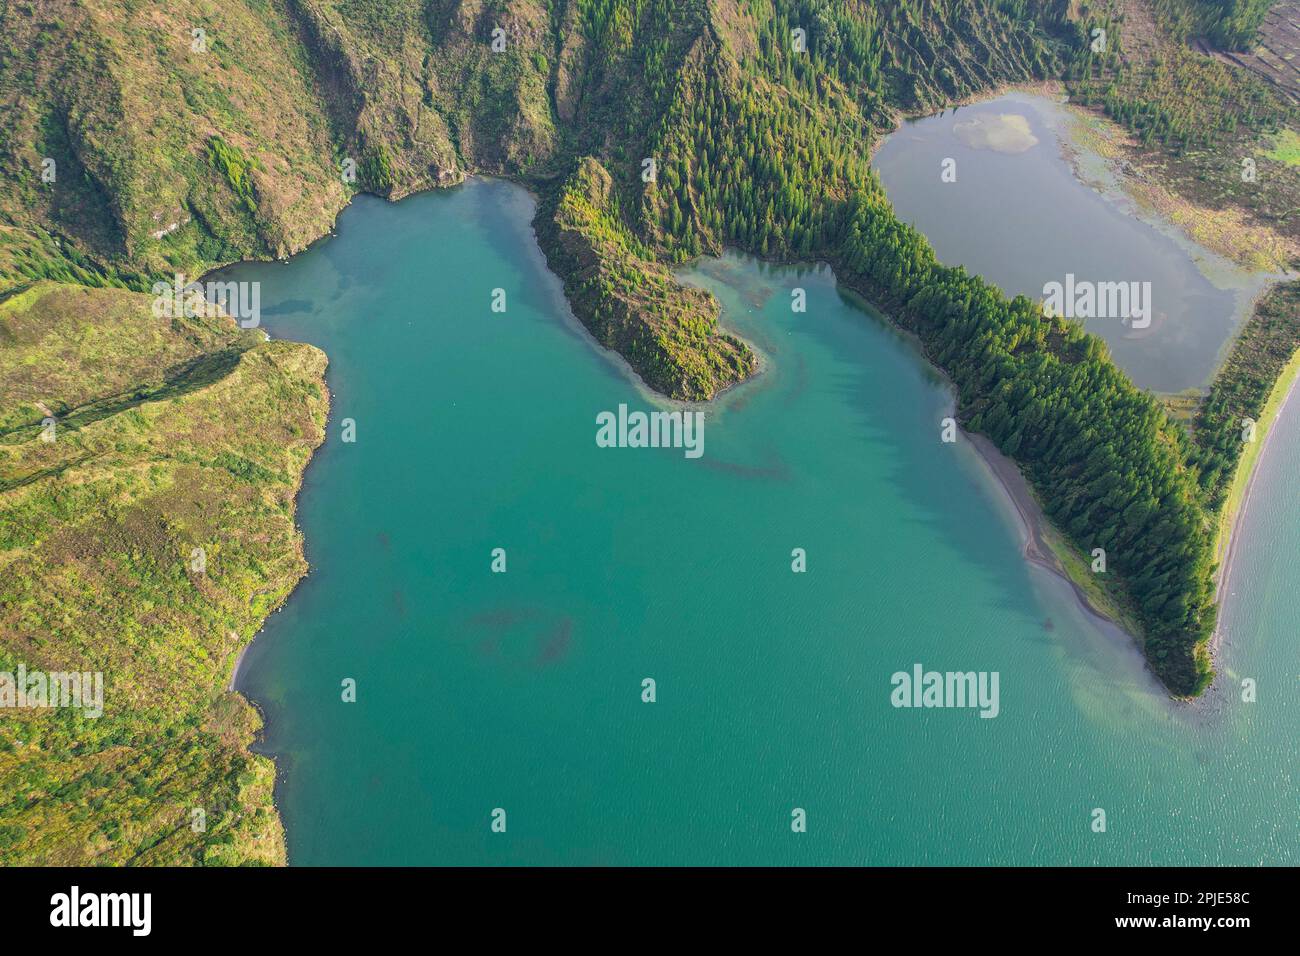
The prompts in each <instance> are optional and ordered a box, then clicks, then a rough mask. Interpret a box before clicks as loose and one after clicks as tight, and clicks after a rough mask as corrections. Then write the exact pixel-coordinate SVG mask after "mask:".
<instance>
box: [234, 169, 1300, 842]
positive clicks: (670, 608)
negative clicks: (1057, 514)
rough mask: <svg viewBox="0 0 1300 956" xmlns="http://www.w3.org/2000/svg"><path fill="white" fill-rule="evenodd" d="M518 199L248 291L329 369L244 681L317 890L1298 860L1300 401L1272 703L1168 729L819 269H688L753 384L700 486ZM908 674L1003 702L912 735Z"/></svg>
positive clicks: (437, 216) (448, 210)
mask: <svg viewBox="0 0 1300 956" xmlns="http://www.w3.org/2000/svg"><path fill="white" fill-rule="evenodd" d="M532 209H533V205H532V200H531V199H530V198H529V197H528V195H527V194H526V193H525V192H523V191H522V190H521V189H519V188H518V187H515V186H512V185H509V184H506V183H500V182H478V181H474V182H470V183H468V184H466V185H464V186H461V187H458V188H455V189H453V190H449V191H444V192H438V193H431V194H424V195H419V196H415V197H412V198H409V199H407V200H404V201H403V202H401V203H399V204H396V205H390V204H386V203H383V202H381V201H379V200H375V199H370V198H364V197H363V198H360V199H358V200H357V201H356V202H355V203H354V204H353V205H352V206H351V207H350V208H349V209H348V210H346V211H345V212H344V214H343V215H342V216H341V218H340V223H339V234H338V236H337V237H335V238H332V239H329V240H328V241H325V242H322V243H320V244H318V245H316V246H315V247H313V248H312V249H311V250H309V251H307V252H306V253H304V254H303V255H301V256H299V257H297V258H295V259H294V260H292V261H291V262H289V263H288V264H250V265H244V266H240V267H237V268H236V269H233V270H230V272H229V274H228V277H230V278H237V279H245V280H259V281H261V282H262V302H263V324H264V326H265V327H266V328H267V329H268V330H269V331H270V332H271V334H273V335H275V336H277V337H280V338H289V339H296V340H303V341H309V342H312V343H315V344H317V345H319V346H321V347H322V348H323V349H324V350H325V351H326V352H327V353H328V354H329V356H330V360H331V364H330V371H329V383H330V388H331V390H332V393H333V409H332V413H331V421H330V425H329V437H328V439H327V441H326V444H325V445H324V446H323V447H322V448H321V449H320V451H319V453H318V454H317V457H316V458H315V459H314V461H313V462H312V464H311V466H310V468H309V470H308V473H307V477H306V481H305V484H304V488H303V492H302V496H301V499H300V512H299V520H300V523H301V525H302V528H303V531H304V534H305V536H306V550H307V556H308V559H309V561H310V563H311V566H312V571H311V574H310V575H309V576H308V577H307V578H306V579H305V580H304V581H303V583H302V584H301V585H300V587H299V588H298V590H297V591H296V592H295V594H294V595H293V596H292V598H291V599H290V601H289V603H288V604H287V605H286V607H285V608H284V610H282V611H281V612H280V613H278V614H276V615H274V616H273V617H272V618H271V619H270V620H269V621H268V623H267V625H266V627H265V629H264V631H263V632H262V634H261V635H260V636H259V637H258V639H257V640H256V642H255V643H254V645H253V646H252V648H251V649H250V651H249V653H248V655H247V658H246V659H245V661H244V664H243V666H242V668H241V671H240V675H239V687H240V689H241V690H243V691H244V692H245V693H247V694H248V695H249V696H250V697H251V698H252V699H253V700H255V701H256V702H257V703H258V704H259V706H261V707H262V709H263V710H264V712H265V714H266V716H267V728H266V739H265V742H264V749H265V750H266V751H267V752H269V753H271V754H273V755H274V756H275V757H276V758H277V760H278V762H279V766H280V771H281V781H280V785H279V788H278V792H277V803H278V805H279V807H280V809H281V812H282V814H283V818H284V821H285V825H286V829H287V834H288V841H289V856H290V862H291V863H294V864H300V865H314V864H451V865H456V864H859V863H881V864H904V863H920V864H980V863H1007V864H1010V863H1027V864H1039V863H1041V864H1051V863H1059V864H1066V863H1078V864H1109V863H1115V864H1145V863H1255V862H1268V863H1290V864H1295V863H1297V862H1300V849H1297V848H1298V847H1300V813H1298V811H1300V801H1298V799H1297V793H1298V791H1297V787H1296V780H1295V774H1294V771H1295V740H1296V737H1297V732H1298V731H1300V710H1298V709H1297V707H1296V704H1295V691H1296V687H1297V679H1298V675H1300V641H1297V640H1296V628H1295V621H1296V620H1297V612H1298V611H1300V607H1298V606H1297V603H1298V599H1297V595H1300V569H1297V567H1296V561H1295V555H1296V554H1298V553H1300V506H1298V505H1297V502H1296V500H1295V496H1294V493H1293V492H1292V490H1291V489H1293V487H1294V484H1293V476H1294V474H1295V473H1296V469H1297V467H1300V415H1297V414H1296V410H1297V408H1300V403H1293V405H1292V407H1291V408H1290V409H1289V410H1288V415H1287V416H1285V417H1284V421H1283V423H1282V424H1281V425H1280V426H1279V428H1278V430H1277V432H1276V434H1275V439H1274V449H1273V451H1272V452H1270V455H1269V456H1268V457H1267V458H1266V461H1265V464H1264V467H1263V470H1262V472H1261V475H1260V479H1259V483H1258V485H1257V487H1256V490H1255V495H1254V504H1253V505H1252V510H1251V513H1250V514H1249V516H1248V519H1247V524H1246V527H1245V529H1244V532H1243V534H1244V536H1245V537H1244V539H1243V550H1244V551H1245V552H1246V553H1245V555H1244V556H1243V558H1242V559H1241V563H1240V564H1239V565H1238V569H1237V572H1238V573H1237V575H1236V576H1234V584H1233V587H1234V590H1236V591H1237V596H1236V597H1235V598H1234V603H1233V604H1232V606H1231V607H1230V609H1229V613H1228V615H1227V619H1226V622H1225V623H1226V626H1227V631H1228V643H1227V645H1226V647H1225V654H1224V666H1225V667H1226V668H1227V670H1228V671H1229V673H1230V675H1232V677H1231V680H1232V681H1235V680H1236V679H1237V677H1238V675H1239V676H1254V677H1257V678H1258V679H1259V682H1260V700H1259V701H1258V702H1257V703H1254V704H1241V703H1237V702H1236V699H1237V698H1236V696H1235V695H1234V694H1233V693H1230V691H1231V689H1232V687H1231V686H1229V684H1230V683H1231V681H1225V682H1223V683H1221V684H1220V685H1218V686H1219V689H1218V690H1217V691H1216V692H1215V693H1213V694H1211V696H1210V698H1209V699H1208V700H1206V701H1204V702H1202V703H1199V704H1197V705H1196V706H1194V707H1188V706H1182V705H1176V704H1173V703H1171V702H1169V701H1168V700H1167V699H1166V698H1165V697H1164V696H1163V695H1162V694H1161V693H1160V691H1159V688H1158V687H1157V686H1156V685H1155V684H1154V682H1153V680H1152V679H1151V678H1150V676H1149V675H1148V674H1147V672H1146V671H1145V670H1144V669H1143V666H1142V663H1141V659H1140V657H1139V656H1138V654H1137V653H1136V652H1135V651H1134V649H1133V648H1132V647H1131V645H1130V643H1129V642H1128V641H1127V639H1126V638H1124V637H1123V636H1122V635H1120V634H1118V633H1117V632H1116V631H1114V630H1113V629H1110V628H1107V627H1104V626H1100V625H1098V624H1097V623H1095V622H1094V621H1092V620H1091V619H1089V618H1087V617H1086V615H1085V614H1084V613H1083V611H1082V610H1081V609H1080V608H1079V605H1078V603H1077V602H1076V601H1075V599H1074V598H1073V596H1072V595H1071V593H1070V591H1069V589H1068V588H1067V587H1066V586H1065V585H1064V584H1063V583H1062V582H1061V581H1059V580H1058V579H1057V578H1055V577H1053V576H1052V575H1050V574H1048V573H1047V572H1044V571H1042V570H1041V569H1038V568H1035V567H1032V566H1030V565H1028V564H1027V563H1026V562H1025V560H1024V559H1023V557H1022V555H1021V537H1020V531H1019V528H1018V525H1017V523H1016V518H1015V515H1014V511H1013V510H1012V508H1011V505H1010V504H1009V502H1008V501H1007V500H1006V499H1005V496H1004V494H1003V493H1002V491H1001V489H1000V488H999V487H998V486H997V485H996V484H995V482H994V481H993V479H992V478H991V477H990V476H989V475H988V473H987V471H986V469H985V468H984V467H983V465H982V463H981V462H980V460H979V459H978V457H977V456H976V454H975V453H974V451H973V449H972V448H971V447H970V446H969V445H968V444H967V443H966V442H965V441H958V442H957V443H956V444H944V443H942V442H941V441H940V440H939V422H940V419H941V418H942V417H943V416H944V415H946V414H947V413H948V410H949V408H950V406H951V396H950V395H949V393H948V391H947V389H946V387H945V386H944V385H943V384H942V382H941V381H939V380H938V379H937V377H936V376H935V374H934V373H933V372H932V371H931V370H930V369H929V368H928V367H927V366H926V364H925V363H924V362H923V361H922V359H921V358H920V357H919V355H918V354H917V352H916V350H915V349H914V348H913V347H912V346H911V345H910V344H909V343H908V342H907V341H906V340H904V339H903V338H901V337H900V336H899V335H897V334H896V333H895V332H894V331H892V330H891V328H890V327H889V326H888V325H887V324H886V323H885V322H884V321H883V320H881V319H880V318H879V317H878V316H876V315H875V314H873V313H871V312H870V311H868V310H866V309H864V308H863V307H861V306H860V305H858V304H856V303H855V302H853V301H850V300H848V299H846V298H844V297H842V296H841V295H840V294H839V293H838V292H837V290H836V288H835V285H834V281H833V278H832V276H831V274H830V273H829V271H828V270H827V269H825V268H817V269H813V268H804V269H796V268H773V267H769V266H765V265H762V264H760V263H757V262H755V261H753V260H750V259H746V258H743V257H740V256H728V257H726V258H724V259H722V260H719V261H715V262H707V263H704V264H702V265H700V266H699V267H698V268H697V269H696V270H695V271H693V272H692V273H691V274H690V275H689V277H688V278H689V279H690V281H693V282H698V283H701V284H704V285H706V286H707V287H708V288H710V289H712V290H713V291H714V292H715V293H717V295H718V296H719V298H720V299H721V301H722V302H723V305H724V310H725V311H724V321H725V322H726V323H727V325H728V326H729V327H731V328H732V329H733V330H735V331H736V332H738V333H739V334H740V335H742V336H744V337H745V338H746V339H747V340H749V341H750V342H752V343H753V344H754V345H755V346H756V347H757V348H758V349H759V350H760V351H761V352H762V353H763V356H764V360H765V364H766V367H765V370H764V372H763V373H762V374H761V375H759V376H758V377H757V378H755V379H754V380H752V381H751V382H749V383H747V384H745V385H743V386H741V387H739V388H737V389H735V390H733V391H732V392H730V393H728V394H726V395H725V396H723V397H722V398H721V399H719V400H718V401H716V402H714V403H712V404H710V405H708V406H705V407H704V409H703V410H704V412H705V415H706V418H705V421H706V426H705V446H704V454H703V456H702V457H701V458H699V459H697V460H692V459H689V458H687V457H685V455H684V454H683V452H682V450H681V449H648V448H646V449H638V448H599V447H597V445H596V442H595V435H596V416H597V415H598V414H599V413H600V412H602V411H616V410H617V408H618V406H619V404H620V403H625V404H627V405H628V406H629V407H630V408H632V409H642V410H651V409H653V408H656V407H659V406H658V405H657V404H656V400H655V399H654V398H653V397H652V396H650V395H649V394H648V393H647V392H645V391H644V389H642V388H640V387H639V386H638V385H637V384H636V383H635V381H634V379H633V378H632V377H631V376H630V375H629V374H628V373H627V372H626V371H625V369H624V368H623V367H622V366H621V364H620V363H619V362H618V361H617V359H616V358H614V357H612V356H610V355H609V354H608V353H605V352H604V351H602V350H600V349H598V348H597V347H596V346H595V345H594V344H593V343H592V342H591V340H590V339H589V337H587V335H586V333H585V332H584V331H583V330H582V329H581V327H580V326H578V325H577V324H576V323H575V321H574V320H573V319H572V317H571V314H570V313H569V311H568V308H567V306H566V304H565V302H564V299H563V296H562V294H561V289H560V284H559V282H558V280H557V279H555V277H554V276H552V275H551V274H550V273H549V272H548V271H547V270H546V267H545V263H544V260H543V258H542V256H541V254H540V252H539V251H538V249H537V247H536V244H535V242H534V240H533V237H532V234H531V228H530V225H529V223H530V220H531V216H532ZM794 287H802V288H804V289H806V290H807V297H808V309H807V312H806V313H803V314H797V313H793V312H792V311H791V309H790V290H791V289H792V288H794ZM498 288H500V289H504V290H505V294H506V301H507V310H506V312H505V313H504V314H501V313H494V312H493V311H492V310H491V307H490V306H491V301H492V293H493V290H494V289H498ZM345 418H351V419H353V420H354V421H355V423H356V441H355V442H354V443H345V442H343V441H342V440H341V436H342V424H341V423H342V421H343V419H345ZM495 548H503V549H505V552H506V561H507V565H506V566H507V571H506V573H504V574H498V573H493V572H492V570H491V566H492V552H493V549H495ZM794 548H803V549H805V550H806V553H807V571H806V572H805V573H800V574H797V573H793V572H792V570H791V560H792V558H791V551H792V549H794ZM918 662H919V663H921V664H923V665H924V666H925V668H927V669H935V670H940V671H948V670H960V671H990V672H991V671H996V672H998V673H999V675H1000V684H999V687H1000V713H999V714H998V716H997V717H996V718H994V719H982V718H980V717H979V716H978V713H977V712H976V711H974V710H971V709H958V708H953V709H897V708H894V707H893V706H891V704H890V692H891V690H892V686H891V675H892V674H894V672H896V671H910V670H911V668H912V666H913V664H915V663H918ZM346 678H351V679H354V680H355V681H356V686H357V700H356V702H355V703H345V702H343V701H342V699H341V696H342V695H341V681H343V680H344V679H346ZM645 678H653V679H654V680H655V682H656V695H657V700H656V701H655V702H654V703H644V702H643V701H642V681H643V680H644V679H645ZM1232 686H1235V685H1232ZM1098 807H1100V808H1103V809H1104V810H1105V811H1106V815H1107V830H1106V832H1104V833H1094V832H1092V829H1091V826H1090V824H1091V821H1092V816H1091V814H1092V810H1093V808H1098ZM497 808H502V809H504V810H505V812H506V821H507V826H506V832H504V833H494V832H493V830H492V819H493V811H494V810H495V809H497ZM795 808H800V809H803V810H804V811H806V818H807V831H806V832H803V833H795V832H792V828H791V819H792V816H791V814H792V811H793V810H794V809H795Z"/></svg>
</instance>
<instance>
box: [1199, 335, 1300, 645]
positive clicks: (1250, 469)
mask: <svg viewBox="0 0 1300 956" xmlns="http://www.w3.org/2000/svg"><path fill="white" fill-rule="evenodd" d="M1288 378H1289V379H1290V381H1286V379H1288ZM1297 382H1300V352H1297V353H1296V354H1295V355H1293V356H1292V357H1291V361H1290V362H1289V363H1288V368H1287V369H1286V370H1285V371H1284V373H1283V378H1280V379H1279V380H1278V381H1277V383H1276V384H1275V386H1274V388H1275V393H1274V394H1273V395H1270V396H1269V399H1268V401H1267V402H1266V403H1265V405H1264V414H1263V415H1261V416H1260V418H1261V421H1260V423H1259V424H1260V425H1263V426H1264V437H1263V438H1262V439H1261V441H1260V447H1259V451H1258V453H1256V455H1255V457H1254V459H1253V460H1251V461H1249V462H1246V463H1245V467H1246V468H1247V473H1246V475H1245V478H1244V480H1245V482H1246V486H1245V489H1244V490H1243V491H1242V494H1241V500H1240V501H1239V502H1238V503H1237V505H1236V507H1235V508H1234V509H1233V511H1232V513H1231V514H1230V515H1228V516H1227V519H1226V522H1225V523H1224V524H1223V525H1222V526H1221V529H1220V534H1222V535H1226V537H1227V548H1226V552H1225V553H1224V554H1223V560H1222V563H1221V564H1220V566H1219V573H1218V581H1217V582H1216V583H1215V590H1214V600H1215V603H1216V604H1218V606H1219V618H1218V619H1217V620H1216V621H1215V625H1214V633H1213V634H1212V635H1211V636H1210V653H1211V654H1213V653H1214V652H1215V651H1217V650H1218V649H1219V645H1220V643H1221V642H1222V640H1223V607H1224V598H1225V597H1228V596H1230V594H1231V592H1230V591H1229V590H1228V584H1229V581H1230V579H1231V578H1232V569H1233V565H1234V564H1235V562H1236V557H1237V544H1238V540H1239V538H1240V535H1239V534H1238V531H1240V530H1241V522H1242V518H1243V517H1244V516H1245V514H1246V512H1247V510H1248V509H1249V508H1250V498H1251V492H1253V491H1254V490H1255V479H1256V478H1257V477H1259V466H1260V465H1261V464H1262V463H1263V461H1264V456H1265V455H1266V454H1268V442H1269V438H1270V437H1272V433H1273V428H1272V426H1273V425H1274V424H1276V423H1277V420H1278V418H1279V417H1281V415H1282V412H1283V411H1284V410H1285V409H1286V406H1287V404H1288V403H1289V402H1290V401H1291V398H1292V396H1293V395H1295V391H1296V383H1297ZM1270 412H1271V414H1270ZM1239 480H1242V476H1241V475H1238V476H1237V477H1236V478H1235V479H1234V482H1235V481H1239ZM1230 505H1231V497H1230V498H1229V502H1228V503H1227V504H1225V505H1224V507H1225V508H1226V507H1229V506H1230ZM1223 547H1224V545H1223V543H1222V542H1218V543H1216V547H1215V550H1216V557H1217V552H1219V551H1220V550H1222V549H1223Z"/></svg>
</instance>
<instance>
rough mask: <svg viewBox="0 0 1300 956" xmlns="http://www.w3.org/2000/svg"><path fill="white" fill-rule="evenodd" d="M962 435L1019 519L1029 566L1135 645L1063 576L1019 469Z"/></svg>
mask: <svg viewBox="0 0 1300 956" xmlns="http://www.w3.org/2000/svg"><path fill="white" fill-rule="evenodd" d="M962 434H963V435H964V436H965V437H966V438H967V439H968V440H969V441H970V443H971V447H973V448H974V449H975V451H976V452H977V453H978V454H979V456H980V458H981V459H982V460H983V462H984V464H985V465H987V466H988V469H989V472H990V473H992V475H993V477H994V478H996V479H997V483H998V485H999V486H1000V487H1001V488H1002V490H1003V492H1005V494H1006V496H1007V499H1008V500H1009V501H1010V502H1011V504H1012V506H1013V507H1014V508H1015V511H1016V515H1017V516H1018V518H1019V523H1020V529H1021V536H1022V538H1023V539H1024V547H1023V549H1022V553H1023V554H1024V557H1025V560H1026V561H1028V562H1029V563H1030V564H1035V565H1037V566H1038V567H1040V568H1045V569H1047V570H1048V571H1051V572H1052V573H1053V574H1055V575H1057V576H1058V577H1060V578H1061V579H1062V580H1064V581H1065V582H1066V583H1067V584H1069V585H1070V589H1071V590H1072V591H1073V592H1074V596H1075V597H1076V598H1077V599H1078V601H1079V605H1080V606H1081V607H1082V608H1083V609H1084V610H1085V611H1086V612H1087V613H1088V614H1089V615H1090V616H1092V617H1094V618H1096V619H1098V620H1100V621H1104V622H1106V623H1108V624H1113V625H1115V626H1117V627H1119V628H1120V629H1121V630H1122V631H1124V632H1125V633H1126V634H1129V636H1130V637H1132V638H1133V639H1134V640H1135V641H1136V640H1137V636H1136V635H1134V634H1131V633H1129V629H1128V627H1127V626H1126V625H1125V623H1124V622H1123V621H1119V620H1116V619H1115V617H1114V616H1113V615H1111V614H1109V613H1107V612H1106V611H1105V610H1104V609H1102V608H1100V607H1098V606H1097V605H1096V604H1095V603H1094V602H1093V600H1092V598H1091V596H1089V594H1088V593H1087V592H1086V591H1084V590H1083V588H1081V587H1079V585H1078V584H1077V583H1075V581H1074V579H1073V578H1071V577H1070V575H1069V574H1068V573H1067V572H1066V570H1065V567H1064V566H1063V565H1062V564H1061V560H1060V558H1058V557H1057V556H1056V552H1055V551H1054V550H1053V549H1052V546H1051V544H1049V543H1048V541H1047V533H1048V529H1049V528H1050V525H1049V523H1048V520H1047V515H1045V514H1044V513H1043V508H1042V506H1041V505H1040V504H1039V503H1038V499H1037V498H1036V497H1035V496H1034V492H1033V490H1032V489H1031V488H1030V487H1029V482H1028V481H1027V480H1026V479H1025V476H1024V475H1023V474H1022V473H1021V471H1020V468H1019V466H1017V465H1016V463H1015V462H1014V461H1012V460H1011V459H1010V458H1008V457H1007V456H1006V455H1004V454H1002V452H1001V451H999V450H998V448H997V446H996V445H994V444H993V442H991V441H990V440H989V439H988V438H986V437H985V436H983V435H978V434H975V433H973V432H968V431H965V430H963V431H962Z"/></svg>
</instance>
